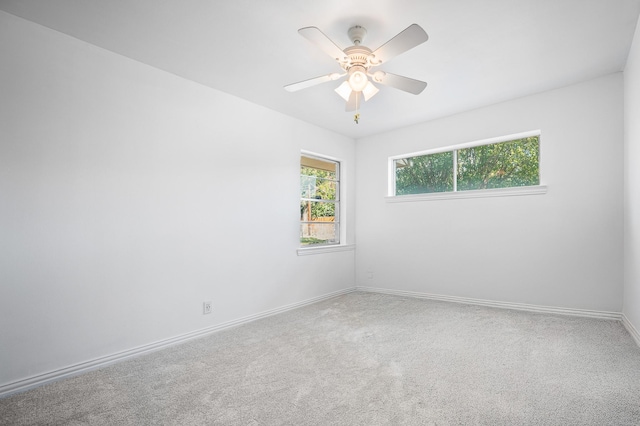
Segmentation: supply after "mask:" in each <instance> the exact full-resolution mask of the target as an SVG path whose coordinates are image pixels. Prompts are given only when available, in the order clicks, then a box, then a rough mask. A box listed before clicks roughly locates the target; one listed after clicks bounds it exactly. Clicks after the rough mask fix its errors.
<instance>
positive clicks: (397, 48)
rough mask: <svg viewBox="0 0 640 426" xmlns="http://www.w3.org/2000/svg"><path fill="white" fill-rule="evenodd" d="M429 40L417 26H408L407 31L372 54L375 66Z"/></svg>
mask: <svg viewBox="0 0 640 426" xmlns="http://www.w3.org/2000/svg"><path fill="white" fill-rule="evenodd" d="M427 40H429V36H428V35H427V33H426V32H425V31H424V30H423V29H422V27H420V25H418V24H413V25H410V26H409V27H408V28H407V29H405V30H404V31H402V32H401V33H399V34H398V35H396V36H395V37H394V38H392V39H391V40H389V41H388V42H386V43H385V44H383V45H382V46H380V47H378V49H376V50H375V51H374V52H373V55H374V56H375V62H376V63H375V65H380V64H383V63H386V62H388V61H389V60H391V59H393V58H395V57H396V56H398V55H399V54H401V53H404V52H406V51H407V50H409V49H413V48H414V47H416V46H418V45H420V44H422V43H424V42H425V41H427Z"/></svg>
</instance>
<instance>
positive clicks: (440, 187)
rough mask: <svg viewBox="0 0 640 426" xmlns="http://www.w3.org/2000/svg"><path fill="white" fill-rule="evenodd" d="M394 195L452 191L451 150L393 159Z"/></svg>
mask: <svg viewBox="0 0 640 426" xmlns="http://www.w3.org/2000/svg"><path fill="white" fill-rule="evenodd" d="M394 166H395V174H396V195H406V194H424V193H428V192H446V191H453V152H452V151H449V152H440V153H437V154H428V155H421V156H419V157H411V158H403V159H399V160H395V161H394Z"/></svg>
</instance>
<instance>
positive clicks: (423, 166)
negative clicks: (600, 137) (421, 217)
mask: <svg viewBox="0 0 640 426" xmlns="http://www.w3.org/2000/svg"><path fill="white" fill-rule="evenodd" d="M520 136H521V137H518V138H517V139H512V138H506V139H505V138H501V139H502V140H499V141H498V142H494V143H484V144H483V143H482V142H479V143H473V144H467V145H464V146H461V147H460V148H458V149H452V150H447V151H440V152H433V153H423V154H421V155H412V156H404V157H394V158H391V161H392V164H391V166H392V168H393V191H392V194H393V195H409V194H425V193H434V192H458V191H469V190H479V189H480V190H481V189H496V188H512V187H523V186H534V185H539V184H540V171H539V157H540V134H539V133H537V134H530V135H526V136H523V135H520Z"/></svg>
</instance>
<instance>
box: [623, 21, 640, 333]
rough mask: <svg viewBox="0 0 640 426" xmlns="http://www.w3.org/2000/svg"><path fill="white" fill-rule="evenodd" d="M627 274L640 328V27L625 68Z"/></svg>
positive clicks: (631, 315)
mask: <svg viewBox="0 0 640 426" xmlns="http://www.w3.org/2000/svg"><path fill="white" fill-rule="evenodd" d="M624 84H625V97H624V117H625V120H624V124H625V126H624V130H625V146H624V148H625V155H624V157H625V211H624V213H625V215H624V218H625V220H624V228H625V229H624V231H625V269H624V271H625V275H624V283H625V285H624V308H623V313H624V314H625V316H626V317H627V319H628V320H629V321H630V322H631V323H632V324H633V326H634V327H635V328H636V330H638V331H640V119H639V117H640V27H638V28H637V29H636V34H635V37H634V40H633V44H632V46H631V51H630V53H629V58H628V59H627V66H626V67H625V70H624Z"/></svg>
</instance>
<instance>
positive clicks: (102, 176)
mask: <svg viewBox="0 0 640 426" xmlns="http://www.w3.org/2000/svg"><path fill="white" fill-rule="evenodd" d="M0 58H2V60H0V94H1V95H0V388H1V386H2V385H3V384H7V383H12V382H15V381H18V380H20V379H24V378H28V377H33V376H36V375H38V374H41V373H45V372H49V371H52V370H55V369H59V368H64V367H67V366H72V365H75V364H77V363H80V362H84V361H87V360H91V359H94V358H96V357H101V356H105V355H110V354H113V353H116V352H119V351H123V350H128V349H131V348H134V347H137V346H140V345H145V344H149V343H151V342H155V341H158V340H161V339H166V338H170V337H173V336H179V335H182V334H184V333H187V332H191V331H194V330H198V329H203V328H206V327H209V326H212V325H215V324H218V323H223V322H226V321H230V320H234V319H238V318H242V317H246V316H249V315H253V314H256V313H260V312H264V311H266V310H270V309H274V308H277V307H281V306H284V305H287V304H291V303H295V302H300V301H304V300H307V299H310V298H313V297H317V296H321V295H325V294H328V293H331V292H334V291H338V290H341V289H345V288H350V287H352V286H353V285H354V282H353V270H354V254H353V252H341V253H330V254H324V255H316V256H304V257H302V256H301V257H298V256H297V254H296V248H297V247H298V232H299V224H298V220H299V212H298V205H299V204H298V203H299V199H298V197H299V155H300V150H301V149H306V150H311V151H315V152H321V153H325V154H327V155H331V156H335V157H338V158H341V159H343V160H345V162H346V170H347V176H346V179H347V182H348V183H353V180H354V173H353V170H354V168H353V165H354V154H355V145H354V141H353V140H351V139H348V138H345V137H342V136H339V135H336V134H333V133H331V132H328V131H325V130H321V129H319V128H317V127H313V126H311V125H308V124H305V123H302V122H300V121H297V120H294V119H291V118H289V117H286V116H284V115H281V114H278V113H275V112H273V111H271V110H268V109H265V108H262V107H259V106H256V105H253V104H250V103H248V102H245V101H243V100H240V99H238V98H234V97H232V96H229V95H227V94H224V93H222V92H218V91H215V90H212V89H209V88H206V87H204V86H201V85H198V84H195V83H193V82H190V81H186V80H184V79H181V78H178V77H176V76H174V75H171V74H168V73H165V72H162V71H159V70H157V69H154V68H151V67H148V66H146V65H143V64H141V63H138V62H135V61H132V60H129V59H127V58H124V57H121V56H118V55H115V54H113V53H111V52H108V51H105V50H102V49H100V48H97V47H94V46H92V45H89V44H86V43H84V42H81V41H78V40H76V39H73V38H71V37H68V36H65V35H62V34H60V33H57V32H55V31H52V30H49V29H47V28H44V27H40V26H38V25H35V24H33V23H30V22H27V21H23V20H21V19H19V18H16V17H14V16H12V15H8V14H6V13H3V12H0ZM350 187H351V189H350V190H349V194H348V198H347V199H348V200H349V199H352V198H353V189H352V188H353V185H350ZM347 219H348V222H350V223H351V224H352V223H353V213H351V214H350V215H349V217H348V218H347ZM353 241H354V232H353V227H351V228H350V229H349V231H348V242H351V243H353ZM205 300H213V307H214V313H213V314H212V315H206V316H205V315H203V314H202V302H203V301H205Z"/></svg>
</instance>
